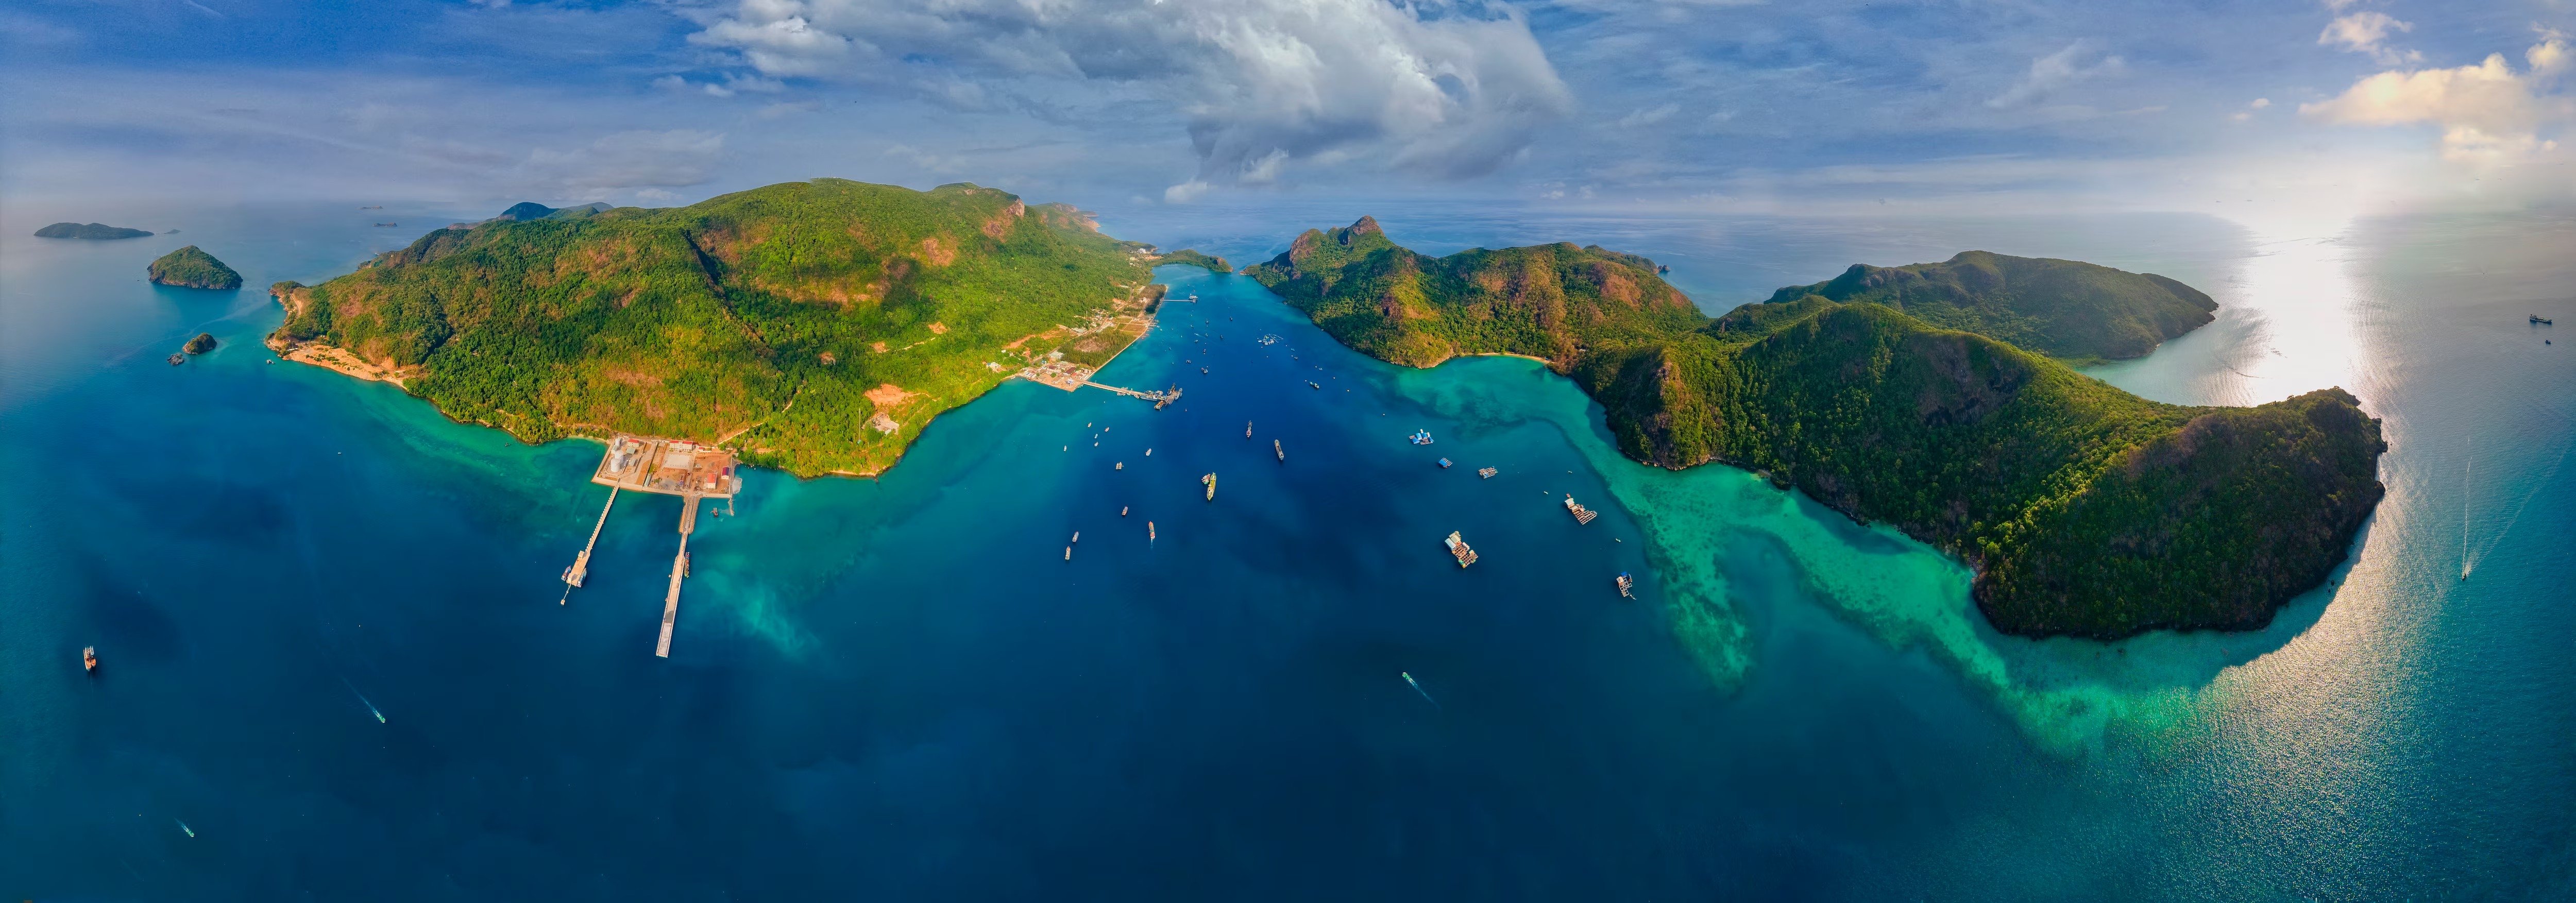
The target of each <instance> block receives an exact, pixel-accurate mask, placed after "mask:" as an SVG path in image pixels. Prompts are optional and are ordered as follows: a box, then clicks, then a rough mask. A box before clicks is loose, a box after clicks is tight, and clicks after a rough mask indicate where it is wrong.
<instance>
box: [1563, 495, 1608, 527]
mask: <svg viewBox="0 0 2576 903" xmlns="http://www.w3.org/2000/svg"><path fill="white" fill-rule="evenodd" d="M1565 510H1567V511H1571V512H1574V522H1575V523H1578V524H1588V523H1591V522H1592V519H1593V518H1596V517H1600V516H1601V512H1598V511H1594V510H1592V509H1590V508H1586V507H1583V503H1581V502H1577V501H1575V500H1574V496H1571V495H1568V496H1566V497H1565Z"/></svg>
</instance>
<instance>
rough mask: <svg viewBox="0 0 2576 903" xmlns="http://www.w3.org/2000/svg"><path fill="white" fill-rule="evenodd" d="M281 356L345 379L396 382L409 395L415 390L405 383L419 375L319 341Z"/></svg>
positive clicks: (281, 351)
mask: <svg viewBox="0 0 2576 903" xmlns="http://www.w3.org/2000/svg"><path fill="white" fill-rule="evenodd" d="M277 356H278V357H280V358H284V359H286V360H290V361H294V362H296V363H299V364H311V365H313V366H316V367H321V368H323V369H326V370H331V371H333V372H336V373H339V374H341V375H343V376H354V377H357V378H359V379H363V380H366V381H368V382H387V383H393V384H394V385H395V386H396V387H398V388H401V389H402V390H403V391H406V392H408V391H411V387H410V386H408V385H405V384H404V382H403V380H405V379H406V378H408V377H409V376H417V375H419V374H417V373H412V374H405V373H404V372H403V371H402V369H401V368H397V367H383V366H378V365H376V364H372V363H368V362H367V361H366V359H364V358H361V357H359V356H357V355H356V354H354V353H351V352H350V351H349V350H348V349H345V348H341V347H338V346H334V345H324V344H321V343H319V342H306V343H304V344H300V345H290V346H287V347H286V348H285V349H283V350H280V351H278V353H277Z"/></svg>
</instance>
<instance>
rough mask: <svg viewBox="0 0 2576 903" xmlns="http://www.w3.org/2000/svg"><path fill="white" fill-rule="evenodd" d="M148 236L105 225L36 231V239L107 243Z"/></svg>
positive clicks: (62, 226) (68, 225) (55, 226)
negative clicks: (120, 239)
mask: <svg viewBox="0 0 2576 903" xmlns="http://www.w3.org/2000/svg"><path fill="white" fill-rule="evenodd" d="M150 234H152V233H150V232H145V231H143V230H141V229H128V228H125V227H122V226H111V225H108V224H106V223H88V224H82V223H55V224H53V225H50V226H46V227H44V228H42V229H38V230H36V237H37V238H83V239H90V240H93V241H109V240H114V239H119V238H142V237H144V236H146V235H150Z"/></svg>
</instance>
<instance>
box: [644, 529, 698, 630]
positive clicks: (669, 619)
mask: <svg viewBox="0 0 2576 903" xmlns="http://www.w3.org/2000/svg"><path fill="white" fill-rule="evenodd" d="M686 498H687V500H686V501H684V502H682V503H681V504H680V554H679V555H677V556H675V557H673V558H672V559H671V589H670V591H669V592H666V593H664V594H663V595H662V638H661V639H660V640H658V641H655V642H654V644H653V654H654V655H657V656H660V657H662V658H670V657H671V626H672V625H673V624H675V623H677V622H678V621H679V620H680V578H682V577H686V576H688V575H689V534H690V532H692V531H694V530H696V529H697V527H698V498H699V497H698V496H695V495H691V496H687V497H686Z"/></svg>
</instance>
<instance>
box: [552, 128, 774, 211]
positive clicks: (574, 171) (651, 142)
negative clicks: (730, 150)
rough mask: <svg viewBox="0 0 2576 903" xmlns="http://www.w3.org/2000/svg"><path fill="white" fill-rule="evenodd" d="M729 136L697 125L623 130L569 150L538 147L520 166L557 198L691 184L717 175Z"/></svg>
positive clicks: (703, 181) (702, 181)
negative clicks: (725, 140) (646, 129)
mask: <svg viewBox="0 0 2576 903" xmlns="http://www.w3.org/2000/svg"><path fill="white" fill-rule="evenodd" d="M723 153H724V135H722V134H720V133H716V132H705V131H698V130H695V129H673V130H671V131H667V132H653V131H631V132H618V133H616V134H613V135H609V136H607V137H605V138H601V139H599V140H597V141H594V142H591V143H590V145H589V146H587V147H577V148H573V149H570V150H551V149H548V148H538V149H536V150H534V151H531V152H530V153H529V154H528V160H527V162H526V163H525V164H524V165H522V166H521V167H520V171H521V184H522V185H524V186H525V187H527V188H529V189H533V190H537V191H547V192H552V196H555V197H567V198H594V197H601V196H603V195H608V194H613V193H617V192H622V191H636V190H638V189H655V188H686V187H688V186H691V185H698V184H703V183H705V182H707V181H708V180H710V179H712V178H714V173H715V167H716V164H717V162H718V161H719V160H720V158H721V157H722V156H723Z"/></svg>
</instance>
